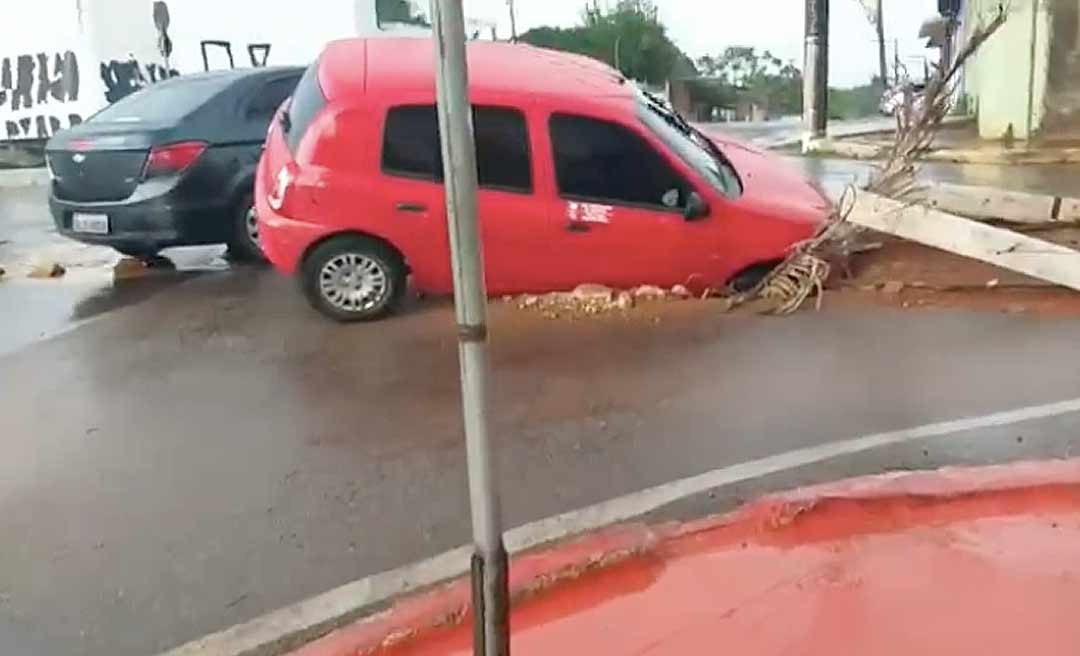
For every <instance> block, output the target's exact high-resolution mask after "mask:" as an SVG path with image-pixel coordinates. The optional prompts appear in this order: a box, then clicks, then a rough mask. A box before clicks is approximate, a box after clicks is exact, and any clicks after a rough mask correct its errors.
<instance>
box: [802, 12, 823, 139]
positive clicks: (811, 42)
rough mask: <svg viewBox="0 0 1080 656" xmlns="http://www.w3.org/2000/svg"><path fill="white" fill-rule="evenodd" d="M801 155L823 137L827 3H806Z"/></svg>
mask: <svg viewBox="0 0 1080 656" xmlns="http://www.w3.org/2000/svg"><path fill="white" fill-rule="evenodd" d="M804 69H805V71H806V72H805V73H804V77H803V138H802V142H803V144H802V145H803V151H804V152H805V151H807V150H809V149H810V142H811V141H813V140H814V139H819V138H821V137H824V136H825V129H826V126H827V125H828V120H829V0H806V53H805V65H804Z"/></svg>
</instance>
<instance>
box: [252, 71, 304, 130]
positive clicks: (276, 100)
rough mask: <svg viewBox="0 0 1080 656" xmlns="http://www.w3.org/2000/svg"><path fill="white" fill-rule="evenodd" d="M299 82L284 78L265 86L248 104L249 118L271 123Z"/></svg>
mask: <svg viewBox="0 0 1080 656" xmlns="http://www.w3.org/2000/svg"><path fill="white" fill-rule="evenodd" d="M297 80H298V78H296V77H283V78H278V79H276V80H270V81H269V82H267V83H266V84H263V85H262V86H261V87H259V89H258V90H257V91H256V92H255V95H253V96H252V97H251V100H250V101H249V102H248V106H247V117H248V118H249V119H258V120H266V121H269V120H270V119H271V118H273V117H274V112H276V111H277V108H278V107H280V106H281V103H283V102H285V99H286V98H288V97H289V96H291V95H292V92H293V91H294V90H295V89H296V82H297Z"/></svg>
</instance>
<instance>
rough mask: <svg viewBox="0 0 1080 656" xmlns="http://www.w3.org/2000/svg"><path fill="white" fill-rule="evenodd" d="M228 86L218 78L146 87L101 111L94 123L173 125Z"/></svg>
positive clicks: (170, 82) (202, 78)
mask: <svg viewBox="0 0 1080 656" xmlns="http://www.w3.org/2000/svg"><path fill="white" fill-rule="evenodd" d="M227 84H228V80H227V79H225V78H223V77H220V76H212V77H197V78H193V79H182V78H181V79H176V80H170V81H169V82H166V83H161V84H156V85H152V86H149V87H147V88H145V89H142V90H140V91H136V92H135V93H133V94H131V95H130V96H127V97H126V98H123V99H121V100H119V101H117V102H116V103H114V104H112V105H109V106H108V107H106V108H105V109H103V110H101V111H100V112H98V113H97V114H95V115H94V116H92V117H91V118H90V119H89V120H90V121H92V122H94V123H175V122H176V121H177V120H179V119H181V118H183V117H184V116H186V115H187V114H189V113H191V112H192V111H194V110H195V109H198V108H199V107H200V106H202V105H203V104H204V103H206V101H208V100H210V98H211V97H213V96H214V95H215V94H216V93H217V92H218V91H220V90H221V89H223V88H224V87H225V86H226V85H227Z"/></svg>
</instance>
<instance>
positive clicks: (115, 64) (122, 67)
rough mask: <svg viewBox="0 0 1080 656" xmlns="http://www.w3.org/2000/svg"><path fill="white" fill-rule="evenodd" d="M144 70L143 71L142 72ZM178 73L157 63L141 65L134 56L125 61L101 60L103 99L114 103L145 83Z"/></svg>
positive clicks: (164, 78) (158, 80) (151, 82)
mask: <svg viewBox="0 0 1080 656" xmlns="http://www.w3.org/2000/svg"><path fill="white" fill-rule="evenodd" d="M144 71H145V72H144ZM179 74H180V71H177V70H176V69H172V70H169V69H166V68H165V67H164V66H159V65H157V64H147V65H145V66H143V65H142V64H140V63H139V62H138V60H136V59H135V58H134V57H132V58H131V59H128V60H127V61H117V60H115V59H114V60H112V61H110V62H101V81H102V82H104V83H105V100H107V101H108V102H111V103H114V102H116V101H117V100H120V99H121V98H123V97H125V96H127V95H129V94H131V93H134V92H135V91H138V90H139V89H141V88H143V87H145V86H146V85H147V84H153V83H154V82H160V81H161V80H166V79H168V78H170V77H175V76H177V75H179Z"/></svg>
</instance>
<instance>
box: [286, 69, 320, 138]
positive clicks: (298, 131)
mask: <svg viewBox="0 0 1080 656" xmlns="http://www.w3.org/2000/svg"><path fill="white" fill-rule="evenodd" d="M325 106H326V96H325V95H323V90H322V89H321V88H320V87H319V62H317V61H316V62H315V63H314V64H312V65H311V66H309V67H308V69H307V70H306V71H304V75H303V76H301V78H300V81H299V82H297V84H296V89H295V90H294V91H293V98H292V102H290V103H289V111H288V121H286V123H285V127H284V129H283V131H284V136H285V143H286V144H288V146H289V150H290V151H291V152H292V153H293V154H296V149H297V148H299V147H300V140H301V139H303V138H304V132H306V131H307V129H308V126H310V125H311V122H312V121H314V120H315V117H316V116H318V115H319V112H320V111H322V108H323V107H325Z"/></svg>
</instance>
